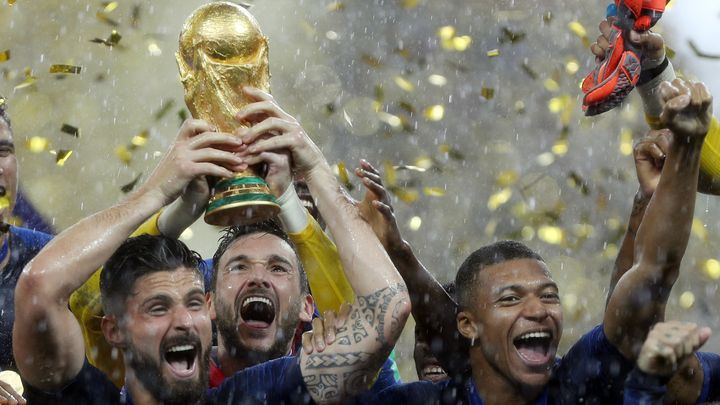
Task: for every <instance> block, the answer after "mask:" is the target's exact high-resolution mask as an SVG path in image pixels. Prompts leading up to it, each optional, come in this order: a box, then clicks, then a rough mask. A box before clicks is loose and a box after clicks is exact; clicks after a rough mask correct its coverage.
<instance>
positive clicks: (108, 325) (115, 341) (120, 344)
mask: <svg viewBox="0 0 720 405" xmlns="http://www.w3.org/2000/svg"><path fill="white" fill-rule="evenodd" d="M100 328H102V332H103V335H104V336H105V340H107V342H108V343H110V345H112V346H113V347H117V348H120V349H124V348H125V346H126V344H125V336H124V334H123V333H122V331H121V330H120V323H119V321H118V320H117V318H116V317H115V315H105V316H103V318H102V321H101V322H100Z"/></svg>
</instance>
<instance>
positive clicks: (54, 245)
mask: <svg viewBox="0 0 720 405" xmlns="http://www.w3.org/2000/svg"><path fill="white" fill-rule="evenodd" d="M209 131H212V128H211V127H210V126H209V125H207V124H206V123H204V122H202V121H195V120H192V121H186V122H185V124H183V126H182V128H181V129H180V132H179V134H178V137H177V139H176V141H175V143H174V144H173V146H172V147H171V148H170V150H169V152H168V153H167V154H166V155H165V157H164V158H163V159H162V161H161V162H160V164H159V165H158V167H157V168H156V169H155V171H154V172H153V174H152V175H151V176H150V178H149V179H148V181H147V182H146V183H145V184H144V185H143V186H142V187H141V188H139V189H138V190H137V191H136V192H134V193H133V194H131V195H130V196H129V197H128V199H127V200H125V201H123V202H121V203H119V204H117V205H115V206H113V207H111V208H108V209H106V210H103V211H100V212H98V213H97V214H94V215H92V216H90V217H88V218H85V219H83V220H82V221H80V222H78V223H77V224H75V225H73V226H72V227H70V228H68V229H67V230H66V231H64V232H62V233H61V234H60V235H58V236H57V237H56V238H55V239H53V241H52V242H51V243H50V244H48V245H47V246H46V247H45V248H44V249H43V250H42V251H41V252H40V253H39V254H38V255H37V256H36V257H35V259H33V260H32V261H31V262H30V263H28V265H27V266H26V268H25V269H24V270H23V274H22V275H21V277H20V279H19V280H18V284H17V287H16V292H15V311H16V314H17V317H16V322H15V327H14V329H13V347H14V355H15V359H16V360H17V365H18V368H19V370H20V372H21V375H22V376H23V378H24V379H25V381H27V382H28V383H29V384H30V385H32V386H34V387H36V388H38V389H43V390H55V389H58V388H61V387H63V386H64V385H65V384H67V383H68V382H69V381H71V380H72V379H74V378H75V376H76V375H77V374H78V373H79V372H80V369H81V368H82V365H83V362H84V352H85V351H84V345H83V338H82V334H81V331H80V326H79V325H78V323H77V320H76V319H75V318H74V316H73V315H72V312H70V309H69V308H68V300H69V298H70V295H71V294H72V292H73V291H75V289H77V288H78V287H80V286H81V285H82V284H83V283H84V282H85V281H86V280H87V279H88V278H89V277H90V276H91V275H92V274H93V273H94V272H95V270H96V269H97V268H98V267H100V266H101V265H103V264H104V262H105V261H106V260H107V259H108V258H109V257H110V256H111V255H112V253H113V252H114V251H115V249H117V247H119V246H120V245H121V244H122V242H123V241H125V239H127V237H128V236H129V235H130V233H131V232H132V231H133V230H135V229H136V228H137V227H138V226H139V225H140V224H142V223H143V221H145V220H146V219H147V218H148V217H150V216H151V215H152V214H153V213H155V212H156V211H158V210H159V209H161V208H162V207H163V206H164V205H165V204H167V203H169V202H170V201H172V200H174V199H175V198H176V197H177V196H178V195H179V194H180V193H181V192H182V190H183V189H184V188H185V186H186V185H187V184H188V183H189V182H190V181H191V180H192V179H194V178H195V177H197V176H201V175H213V176H220V177H228V176H231V171H230V170H228V169H227V168H225V167H223V166H226V167H229V168H233V169H235V168H237V167H238V165H240V164H241V162H242V161H241V159H239V158H238V157H236V156H235V155H234V154H233V153H231V152H226V151H222V150H219V149H214V148H213V147H211V146H216V147H224V148H225V149H233V148H237V147H238V146H239V145H240V141H239V140H237V138H236V137H233V136H232V135H229V134H221V133H215V132H209ZM221 165H223V166H221Z"/></svg>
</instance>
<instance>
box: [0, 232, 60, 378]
mask: <svg viewBox="0 0 720 405" xmlns="http://www.w3.org/2000/svg"><path fill="white" fill-rule="evenodd" d="M8 235H9V242H8V243H9V244H10V245H9V249H10V250H9V252H10V258H9V259H8V262H7V264H6V265H5V268H4V269H2V270H0V370H7V369H15V368H16V367H15V361H14V360H13V348H12V329H13V324H14V323H15V286H17V282H18V278H19V277H20V273H21V272H22V270H23V268H24V267H25V265H26V264H27V263H28V262H29V261H30V260H32V258H33V257H35V255H36V254H37V253H38V252H39V251H40V249H42V248H43V246H45V245H46V244H47V243H48V242H49V241H50V239H52V236H51V235H48V234H46V233H42V232H37V231H32V230H30V229H25V228H18V227H15V226H11V227H10V232H9V233H8Z"/></svg>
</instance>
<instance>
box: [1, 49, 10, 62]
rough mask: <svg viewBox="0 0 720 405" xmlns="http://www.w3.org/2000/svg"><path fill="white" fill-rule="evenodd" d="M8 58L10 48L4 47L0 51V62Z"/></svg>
mask: <svg viewBox="0 0 720 405" xmlns="http://www.w3.org/2000/svg"><path fill="white" fill-rule="evenodd" d="M9 60H10V50H9V49H6V50H4V51H2V52H0V62H7V61H9Z"/></svg>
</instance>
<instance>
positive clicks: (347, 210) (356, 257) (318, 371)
mask: <svg viewBox="0 0 720 405" xmlns="http://www.w3.org/2000/svg"><path fill="white" fill-rule="evenodd" d="M245 91H246V92H247V93H249V94H252V95H254V96H255V97H258V98H262V99H263V100H264V101H263V102H262V103H253V104H252V105H250V106H249V107H246V108H245V111H241V112H240V114H243V113H247V109H248V108H249V109H256V110H255V111H263V110H265V109H267V108H270V105H273V104H275V102H274V100H273V99H272V97H271V96H270V95H269V94H265V93H263V92H261V91H259V90H255V89H246V90H245ZM272 134H275V136H272ZM268 136H270V137H269V138H267V137H268ZM243 142H245V143H248V144H250V146H249V148H248V153H250V154H252V155H255V156H256V158H257V162H259V161H261V160H262V159H261V158H260V157H259V156H257V155H259V154H261V153H263V152H267V151H280V150H287V151H289V152H290V153H291V156H292V162H293V164H292V167H293V169H294V172H295V174H296V175H298V176H301V177H304V178H305V180H306V181H307V184H308V187H309V188H310V192H311V194H312V195H313V197H314V198H315V200H316V203H317V206H318V209H319V211H320V213H321V215H322V216H323V218H324V219H325V221H326V222H327V225H328V228H329V229H330V232H331V233H332V234H333V236H334V238H335V244H336V245H337V247H338V252H339V253H340V259H341V262H342V264H343V268H344V271H345V275H346V276H347V279H348V280H349V281H350V285H351V286H352V287H353V290H354V291H355V295H356V299H355V302H354V303H353V305H352V309H351V312H350V315H349V321H348V322H347V324H346V326H345V327H341V328H340V329H339V330H338V332H337V336H336V340H335V342H334V343H333V344H331V345H330V346H328V347H327V348H326V349H325V351H324V352H322V353H313V354H310V355H307V354H304V353H303V354H302V355H301V360H300V361H301V370H302V374H303V379H304V381H305V384H306V386H307V388H308V390H309V392H310V394H311V395H312V397H313V399H314V400H315V401H316V402H320V403H326V402H340V401H342V400H343V399H346V398H348V397H350V396H354V395H357V394H360V393H362V392H363V391H365V390H367V387H368V384H369V383H370V382H371V381H372V379H373V378H374V376H375V374H376V373H377V370H379V369H380V367H381V366H382V364H383V363H384V362H385V360H386V359H387V356H388V355H389V353H390V351H391V350H392V348H393V346H394V345H395V342H396V341H397V339H398V337H399V335H400V332H401V331H402V328H403V326H404V325H405V321H406V320H407V317H408V316H409V315H410V300H409V297H408V294H407V289H406V287H405V284H404V282H403V280H402V278H401V277H400V275H399V274H398V273H397V270H396V269H395V267H394V266H393V264H392V262H391V261H390V258H388V256H387V254H386V253H385V251H384V249H383V247H382V245H381V244H380V242H379V241H378V239H377V237H376V236H375V234H374V233H373V231H372V229H371V228H370V225H368V223H367V222H365V221H364V220H363V219H362V218H361V217H360V214H359V209H358V207H357V204H356V202H355V201H353V200H352V199H351V198H350V197H349V196H348V195H347V194H346V193H345V192H344V189H343V188H342V186H341V185H340V184H339V182H338V180H337V179H336V178H335V175H334V174H333V172H332V170H331V169H330V166H329V165H328V163H327V161H325V158H324V157H323V155H322V153H321V152H320V150H319V149H318V147H317V146H316V145H315V144H314V143H313V142H312V140H310V138H309V137H308V136H307V134H305V132H304V131H302V128H301V127H300V126H299V125H296V122H295V119H294V118H293V117H291V116H290V115H287V114H285V115H284V116H283V117H282V118H274V117H271V118H268V119H266V120H264V121H262V122H260V123H258V124H255V125H254V126H253V127H251V128H250V129H248V130H246V131H244V133H243ZM247 162H248V163H250V164H253V163H255V162H256V161H255V160H254V159H253V158H252V157H250V158H249V159H247Z"/></svg>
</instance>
